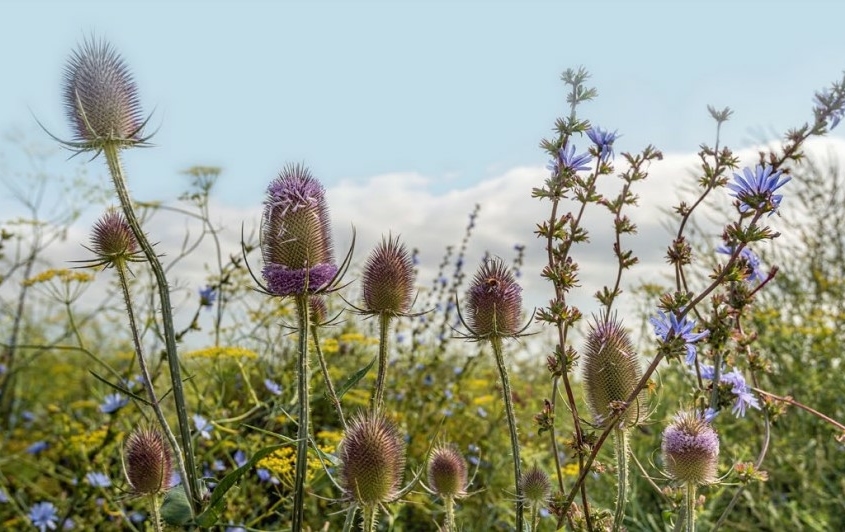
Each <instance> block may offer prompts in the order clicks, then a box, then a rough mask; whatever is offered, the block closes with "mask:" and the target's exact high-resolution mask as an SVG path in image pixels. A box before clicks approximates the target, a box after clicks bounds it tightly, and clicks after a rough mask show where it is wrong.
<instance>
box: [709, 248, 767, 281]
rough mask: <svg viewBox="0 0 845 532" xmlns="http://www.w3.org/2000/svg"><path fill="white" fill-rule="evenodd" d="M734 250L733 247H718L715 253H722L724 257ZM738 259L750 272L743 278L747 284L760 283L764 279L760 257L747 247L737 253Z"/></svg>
mask: <svg viewBox="0 0 845 532" xmlns="http://www.w3.org/2000/svg"><path fill="white" fill-rule="evenodd" d="M734 249H736V248H735V247H734V246H719V247H717V248H716V252H717V253H723V254H725V255H733V253H734ZM739 258H741V259H743V260H744V261H745V262H746V264H747V265H748V267H749V269H750V270H751V271H750V272H749V273H748V274H747V275H746V277H745V280H746V281H748V282H749V283H753V282H755V281H757V282H762V281H763V280H764V279H765V278H766V276H765V275H764V274H763V269H762V268H761V267H760V257H758V256H757V254H756V253H754V252H753V251H751V249H750V248H748V247H747V246H746V247H744V248H742V251H740V252H739Z"/></svg>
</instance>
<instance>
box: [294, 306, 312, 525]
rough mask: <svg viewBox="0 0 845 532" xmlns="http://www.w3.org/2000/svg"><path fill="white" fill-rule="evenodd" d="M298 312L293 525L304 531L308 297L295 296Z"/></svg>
mask: <svg viewBox="0 0 845 532" xmlns="http://www.w3.org/2000/svg"><path fill="white" fill-rule="evenodd" d="M296 314H297V320H298V325H299V345H298V356H299V360H298V365H297V375H296V392H297V398H298V400H299V421H298V427H297V432H296V477H295V480H294V487H293V518H292V520H293V528H292V530H302V529H303V526H304V520H303V514H304V506H305V474H306V472H307V467H308V433H309V424H310V422H311V420H310V419H309V418H310V404H309V397H308V379H309V377H310V373H311V372H310V367H309V364H308V296H307V295H298V296H296Z"/></svg>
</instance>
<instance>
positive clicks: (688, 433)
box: [662, 412, 719, 485]
mask: <svg viewBox="0 0 845 532" xmlns="http://www.w3.org/2000/svg"><path fill="white" fill-rule="evenodd" d="M662 450H663V461H664V463H665V465H666V470H667V472H668V473H669V475H670V476H671V477H672V478H674V479H675V480H677V481H678V482H680V483H682V484H693V485H702V484H711V483H712V482H713V481H715V480H716V468H717V466H718V459H719V435H718V434H716V431H715V430H713V428H712V427H711V426H710V424H709V423H707V422H706V421H704V420H703V419H701V418H700V417H698V416H697V415H696V414H694V413H692V412H681V413H679V414H677V415H676V416H675V419H673V420H672V423H670V424H669V426H668V427H666V430H664V431H663V445H662Z"/></svg>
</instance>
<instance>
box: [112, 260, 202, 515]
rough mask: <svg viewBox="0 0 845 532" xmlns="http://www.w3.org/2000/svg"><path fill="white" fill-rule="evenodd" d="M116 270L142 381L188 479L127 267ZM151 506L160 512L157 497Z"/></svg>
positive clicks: (181, 470) (117, 266)
mask: <svg viewBox="0 0 845 532" xmlns="http://www.w3.org/2000/svg"><path fill="white" fill-rule="evenodd" d="M115 269H116V270H117V275H118V279H119V281H120V288H121V291H122V292H123V301H124V303H125V304H126V315H127V316H128V317H129V329H130V330H131V331H132V343H133V344H134V346H135V355H136V356H137V358H138V367H139V368H140V369H141V376H142V379H141V380H142V382H143V386H144V388H145V389H146V392H147V395H148V396H149V398H150V405H151V406H152V407H153V412H155V416H156V419H157V420H158V424H159V425H161V430H162V431H163V432H164V434H165V437H166V438H167V441H168V442H170V446H171V447H172V448H173V454H174V456H176V466H177V467H178V468H179V474H180V475H182V478H188V474H187V471H186V469H185V460H184V457H183V456H182V449H181V448H180V446H179V441H178V440H177V439H176V435H175V434H173V431H172V430H171V429H170V425H169V424H168V423H167V418H166V417H164V411H163V410H162V409H161V404H160V403H159V401H158V397H157V395H156V391H155V388H153V378H152V375H150V370H149V367H148V366H147V361H146V360H145V359H144V351H143V349H142V348H141V339H140V337H139V336H138V325H137V323H136V322H135V311H134V309H133V307H132V299H131V297H130V294H129V283H128V282H127V279H126V266H125V264H123V263H115ZM150 504H151V506H155V508H156V511H158V500H157V499H155V497H153V498H151V499H150Z"/></svg>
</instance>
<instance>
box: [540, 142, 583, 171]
mask: <svg viewBox="0 0 845 532" xmlns="http://www.w3.org/2000/svg"><path fill="white" fill-rule="evenodd" d="M592 160H593V156H592V155H590V154H589V153H581V154H579V155H575V144H573V143H570V142H567V143H566V145H565V146H564V147H563V148H561V149H560V150H558V156H557V160H556V161H550V162H549V164H548V165H546V168H548V169H549V170H551V172H552V175H553V176H557V175H558V174H559V173H560V172H561V171H562V170H568V171H569V172H572V173H575V172H580V171H582V170H583V171H588V170H589V169H590V166H589V164H590V161H592Z"/></svg>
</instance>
